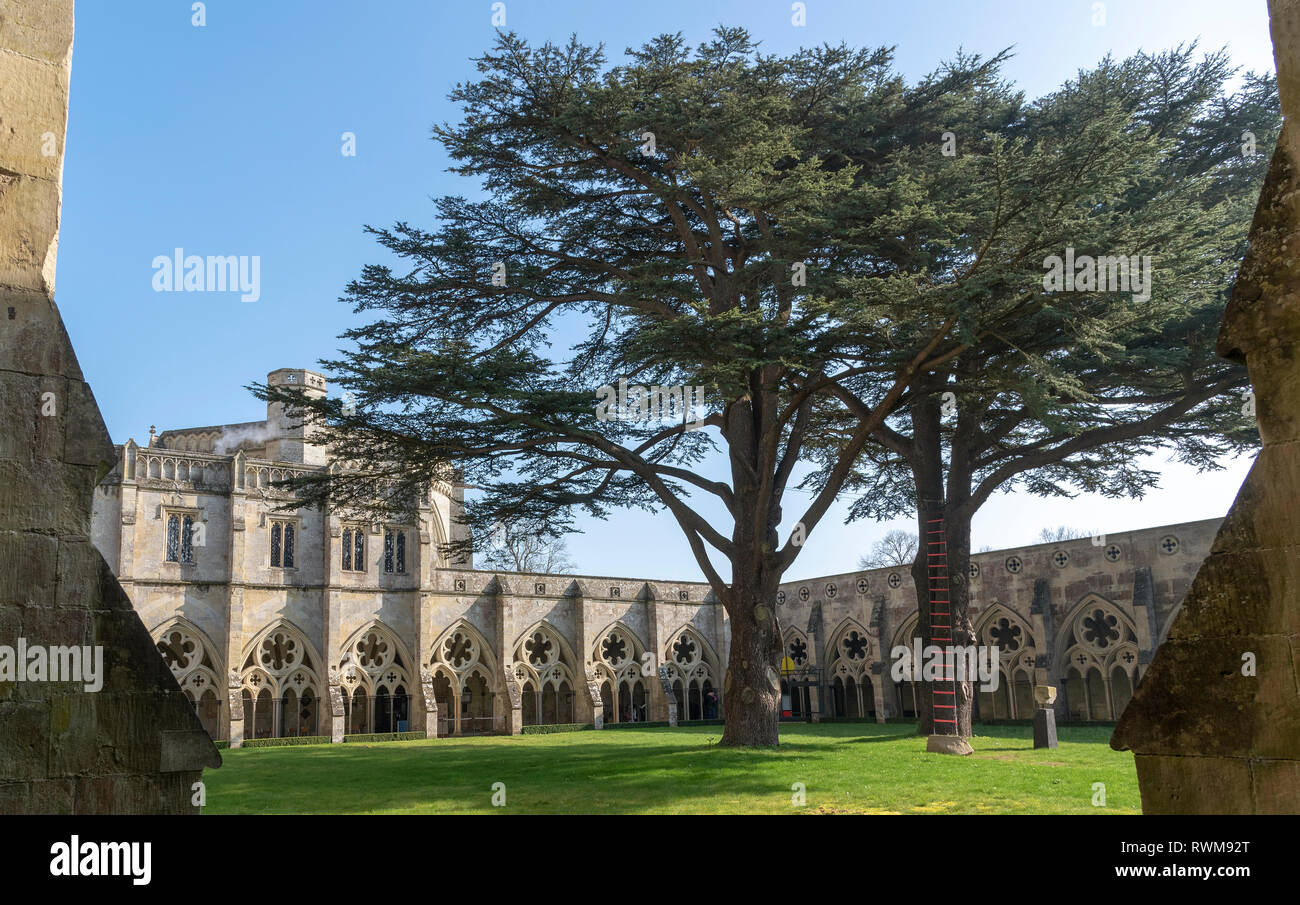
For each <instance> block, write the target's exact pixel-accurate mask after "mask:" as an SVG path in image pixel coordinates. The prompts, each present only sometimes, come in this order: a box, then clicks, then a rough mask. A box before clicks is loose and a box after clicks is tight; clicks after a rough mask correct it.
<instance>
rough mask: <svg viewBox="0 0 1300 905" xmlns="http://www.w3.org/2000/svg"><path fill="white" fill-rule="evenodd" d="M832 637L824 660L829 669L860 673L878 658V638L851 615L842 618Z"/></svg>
mask: <svg viewBox="0 0 1300 905" xmlns="http://www.w3.org/2000/svg"><path fill="white" fill-rule="evenodd" d="M830 638H831V640H830V642H829V643H828V644H827V645H826V652H825V655H824V658H823V660H822V662H823V663H825V664H826V668H827V669H828V670H838V671H841V672H843V671H844V670H847V671H849V672H852V673H853V674H854V675H860V674H861V673H862V672H863V671H864V670H869V669H870V668H871V664H872V663H873V662H875V660H876V659H878V657H877V656H876V655H877V654H878V653H879V651H878V650H877V644H876V639H875V638H874V637H872V635H871V633H870V632H869V631H867V629H866V626H864V625H863V624H862V623H861V622H859V621H858V620H856V619H854V618H853V617H851V616H849V617H845V618H844V619H841V620H840V623H839V625H837V626H835V630H834V631H833V632H831V636H830ZM828 679H829V675H828Z"/></svg>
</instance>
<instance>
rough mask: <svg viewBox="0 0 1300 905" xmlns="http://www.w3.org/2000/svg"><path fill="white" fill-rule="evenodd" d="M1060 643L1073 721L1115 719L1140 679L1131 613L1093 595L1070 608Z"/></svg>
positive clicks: (1069, 710) (1063, 684)
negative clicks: (1137, 679) (1138, 677)
mask: <svg viewBox="0 0 1300 905" xmlns="http://www.w3.org/2000/svg"><path fill="white" fill-rule="evenodd" d="M1056 643H1057V650H1058V651H1061V655H1060V657H1059V658H1058V660H1057V662H1059V663H1061V664H1062V666H1061V670H1062V675H1061V684H1062V686H1063V687H1064V688H1065V691H1066V707H1067V710H1068V712H1069V714H1070V716H1071V717H1072V718H1074V719H1079V720H1113V719H1117V718H1118V716H1119V712H1120V711H1121V710H1122V709H1123V707H1124V706H1125V705H1127V703H1128V697H1129V696H1131V694H1132V689H1133V686H1134V685H1135V684H1136V678H1137V653H1138V643H1137V629H1136V626H1135V625H1134V624H1133V619H1132V618H1131V617H1130V616H1129V614H1128V613H1127V612H1125V611H1124V608H1123V607H1121V606H1119V605H1118V604H1116V603H1115V602H1114V601H1113V600H1109V599H1108V598H1106V597H1103V596H1101V595H1100V594H1097V593H1095V592H1090V593H1088V594H1085V595H1084V596H1083V597H1082V598H1080V600H1079V601H1078V602H1077V603H1076V604H1075V605H1074V606H1073V607H1071V608H1070V611H1069V613H1068V614H1067V615H1066V617H1065V619H1064V620H1063V621H1062V625H1061V630H1060V632H1059V633H1058V635H1057V641H1056ZM1117 698H1118V700H1117ZM1117 704H1118V707H1117Z"/></svg>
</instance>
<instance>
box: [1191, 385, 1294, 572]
mask: <svg viewBox="0 0 1300 905" xmlns="http://www.w3.org/2000/svg"><path fill="white" fill-rule="evenodd" d="M1297 383H1300V380H1297ZM1296 499H1300V443H1282V444H1278V445H1275V446H1266V447H1264V449H1262V450H1260V452H1259V455H1258V456H1257V457H1256V459H1255V464H1254V465H1252V466H1251V469H1250V473H1249V474H1248V475H1247V476H1246V480H1245V482H1244V483H1243V484H1242V485H1241V490H1240V491H1238V492H1237V498H1236V500H1235V501H1234V502H1233V504H1232V509H1231V510H1229V511H1228V515H1227V517H1226V518H1224V520H1223V527H1222V528H1220V529H1219V535H1218V537H1216V538H1215V541H1214V546H1213V547H1212V548H1211V553H1220V552H1230V551H1243V550H1275V551H1277V550H1282V549H1285V548H1291V549H1295V547H1296V544H1297V543H1300V507H1298V506H1296V505H1295V500H1296Z"/></svg>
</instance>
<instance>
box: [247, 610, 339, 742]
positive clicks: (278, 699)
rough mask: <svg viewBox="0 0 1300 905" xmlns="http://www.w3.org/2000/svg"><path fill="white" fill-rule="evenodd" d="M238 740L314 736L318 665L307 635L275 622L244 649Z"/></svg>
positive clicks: (319, 685)
mask: <svg viewBox="0 0 1300 905" xmlns="http://www.w3.org/2000/svg"><path fill="white" fill-rule="evenodd" d="M241 657H242V659H241V660H240V664H241V665H240V679H241V685H242V687H243V695H244V737H245V738H266V737H268V736H273V737H276V738H279V737H284V736H298V735H319V734H320V725H319V724H320V712H321V710H320V701H321V697H322V690H323V688H324V687H325V686H324V683H323V682H322V681H321V678H320V675H321V674H320V672H319V670H320V669H322V668H323V666H324V662H325V661H324V660H323V659H322V658H321V656H320V652H319V651H317V650H316V647H315V645H313V644H312V643H311V641H310V640H309V639H308V638H307V634H306V633H305V632H303V631H302V629H300V628H298V626H296V625H294V624H293V623H292V622H291V621H289V620H288V619H283V618H281V619H278V620H276V621H275V622H273V623H272V624H270V625H268V626H267V627H265V628H263V629H262V630H261V631H260V632H258V633H257V634H256V635H254V636H253V640H252V641H250V642H249V643H248V644H246V645H245V646H244V651H243V653H242V655H241Z"/></svg>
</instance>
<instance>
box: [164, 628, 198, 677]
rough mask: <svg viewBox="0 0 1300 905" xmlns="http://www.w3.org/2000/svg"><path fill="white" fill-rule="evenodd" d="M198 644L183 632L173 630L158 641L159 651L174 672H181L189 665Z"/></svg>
mask: <svg viewBox="0 0 1300 905" xmlns="http://www.w3.org/2000/svg"><path fill="white" fill-rule="evenodd" d="M195 647H196V645H195V644H194V642H193V641H192V640H190V639H189V638H187V637H185V635H184V634H182V633H181V632H172V633H171V634H169V635H166V636H165V637H164V638H163V639H162V640H161V641H159V642H158V653H160V654H162V655H163V660H164V661H165V662H166V663H167V665H168V666H169V667H170V668H171V671H172V672H181V671H182V670H184V669H186V668H187V667H189V665H190V663H191V662H192V659H193V658H192V656H191V655H192V654H193V653H194V650H195Z"/></svg>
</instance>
